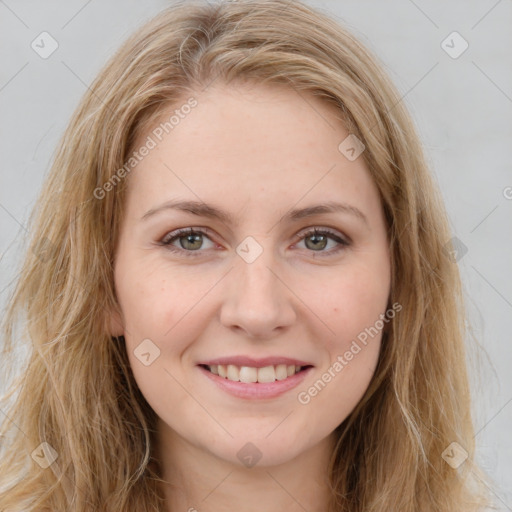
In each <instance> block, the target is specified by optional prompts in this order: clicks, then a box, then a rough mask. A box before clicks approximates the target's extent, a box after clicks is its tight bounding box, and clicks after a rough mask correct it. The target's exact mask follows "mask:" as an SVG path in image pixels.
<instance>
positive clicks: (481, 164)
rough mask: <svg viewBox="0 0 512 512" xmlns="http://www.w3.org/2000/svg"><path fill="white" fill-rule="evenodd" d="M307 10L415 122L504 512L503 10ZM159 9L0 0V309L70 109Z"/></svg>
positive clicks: (465, 5) (506, 141) (509, 228)
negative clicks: (36, 45)
mask: <svg viewBox="0 0 512 512" xmlns="http://www.w3.org/2000/svg"><path fill="white" fill-rule="evenodd" d="M205 1H206V0H205ZM308 3H309V4H310V5H312V6H316V7H318V8H320V9H322V10H324V11H326V12H330V13H332V14H333V15H334V16H336V17H337V18H338V19H339V20H340V21H341V22H342V23H344V24H345V25H346V26H347V27H348V28H349V29H351V30H352V31H353V33H354V34H355V35H356V36H357V37H359V38H360V39H361V41H362V42H363V43H364V44H366V45H367V46H368V47H369V48H370V49H371V50H373V52H374V53H375V54H376V55H377V56H378V57H379V59H380V60H381V62H382V64H383V65H384V67H385V69H386V70H387V72H388V73H389V74H390V76H391V78H392V80H393V81H394V83H395V84H396V86H397V87H398V89H399V91H400V92H401V94H402V95H403V101H404V102H405V104H406V105H407V106H408V108H409V109H410V111H411V114H412V116H413V118H414V120H415V122H416V124H417V127H418V130H419V132H420V136H421V137H422V140H423V143H424V145H425V149H426V153H427V156H428V159H429V162H430V164H431V167H432V170H433V172H434V174H435V177H436V179H437V181H438V183H439V185H440V188H441V191H442V193H443V197H444V199H445V201H446V205H447V209H448V212H449V216H450V221H451V226H452V229H453V232H454V235H455V236H456V237H457V238H458V239H459V240H460V241H461V242H462V243H463V244H464V246H465V247H466V248H467V252H465V253H464V251H462V252H460V253H459V257H460V259H459V266H460V269H461V272H462V277H463V281H464V289H465V296H466V299H467V307H468V311H469V320H470V323H471V325H472V327H473V330H474V334H475V336H476V337H477V339H478V340H479V342H480V344H481V346H482V347H483V349H484V350H485V352H482V351H477V350H476V349H474V348H471V346H470V351H469V356H468V357H470V358H471V361H472V364H473V366H479V367H480V373H479V374H480V375H481V377H480V379H478V375H479V374H478V373H477V372H476V370H472V390H473V394H474V416H475V423H476V432H477V434H476V442H477V447H478V452H477V453H478V455H477V456H478V459H479V460H480V462H481V464H482V465H483V466H484V468H486V469H487V471H488V472H489V473H490V475H491V476H492V477H493V478H494V480H495V482H496V486H497V488H498V491H497V494H496V503H497V506H498V509H499V510H512V440H511V437H510V426H511V424H512V421H511V420H512V404H511V403H510V402H511V401H512V372H511V371H510V367H511V363H512V343H511V336H510V326H509V320H508V319H509V318H510V316H511V315H512V271H511V262H512V237H511V233H512V171H511V161H512V158H511V156H512V155H511V153H512V143H511V142H512V138H511V137H512V122H511V121H512V65H511V62H512V59H511V53H512V52H511V50H512V30H511V27H512V2H511V0H498V1H496V0H479V1H476V0H471V1H466V0H465V1H462V0H460V1H451V2H446V1H441V0H434V1H429V2H427V1H420V0H415V1H412V0H393V1H387V2H379V1H377V0H369V1H362V0H360V1H357V0H347V1H345V0H343V1H335V0H331V1H327V0H325V1H319V0H317V1H313V0H309V1H308ZM168 5H169V2H168V1H163V0H144V1H135V0H128V1H121V0H103V1H100V0H89V1H86V0H68V1H66V2H64V1H60V2H59V1H55V0H49V1H45V2H40V1H36V0H33V1H27V0H0V38H1V44H0V59H1V62H0V109H1V117H0V144H1V147H0V150H1V152H0V154H1V155H2V159H1V166H0V257H1V259H0V272H1V275H0V303H1V304H0V305H2V306H3V305H4V304H5V301H6V300H7V297H8V294H9V292H10V290H11V289H12V281H13V280H14V279H15V278H16V275H17V265H18V263H19V260H20V258H21V251H22V245H21V244H22V242H23V236H24V234H25V227H24V226H25V224H26V220H27V218H28V214H29V212H30V210H31V208H32V206H33V204H34V201H35V198H36V196H37V194H38V192H39V189H40V186H41V183H42V180H43V178H44V176H45V174H46V173H47V172H48V170H49V165H50V162H51V159H52V155H53V153H54V150H55V147H56V144H57V141H58V139H59V137H60V135H61V134H62V133H63V131H64V129H65V127H66V125H67V123H68V121H69V118H70V116H71V113H72V111H73V110H74V108H75V106H76V105H77V103H78V101H79V99H80V97H81V96H82V95H83V93H84V92H85V90H86V88H87V86H88V84H90V83H91V81H92V80H93V78H94V77H95V75H96V73H97V72H98V71H99V68H100V66H101V65H102V64H103V63H104V62H105V61H106V60H107V58H108V57H109V56H110V55H111V54H112V53H113V52H114V51H115V50H116V49H117V48H118V46H119V45H120V44H121V42H122V41H123V40H124V39H125V38H126V37H127V36H128V35H129V34H130V33H131V32H132V31H133V30H134V29H135V28H136V27H137V26H139V25H140V24H141V23H143V22H144V21H145V20H147V19H149V18H150V17H151V16H153V15H154V14H156V13H157V12H158V11H160V10H161V9H162V8H164V7H166V6H168ZM43 31H47V32H49V33H50V34H51V35H52V37H53V38H55V40H56V41H57V42H58V44H59V47H58V49H57V50H56V51H55V52H54V53H53V54H52V55H51V56H50V57H48V58H47V59H43V58H41V57H40V56H39V55H38V54H37V53H36V52H35V51H34V50H33V49H32V48H31V42H32V41H33V40H35V39H36V37H37V36H39V34H40V33H41V32H43ZM453 31H457V32H459V33H460V34H461V36H462V37H463V38H464V39H465V40H466V41H467V42H468V44H469V47H468V49H467V50H466V51H465V52H464V53H462V54H461V55H460V56H459V57H458V58H452V57H450V56H449V55H448V54H447V53H446V52H445V51H444V49H443V48H442V47H441V43H442V41H443V40H445V39H446V38H447V36H448V35H449V34H451V33H452V32H453ZM448 44H450V45H451V46H454V49H453V50H452V51H456V50H458V49H459V48H461V46H460V44H459V42H457V41H454V42H453V43H452V42H451V40H450V39H448ZM507 187H508V188H507ZM473 366H472V368H473ZM2 386H3V388H0V391H3V390H4V387H5V384H2Z"/></svg>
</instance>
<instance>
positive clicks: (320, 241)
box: [306, 235, 327, 249]
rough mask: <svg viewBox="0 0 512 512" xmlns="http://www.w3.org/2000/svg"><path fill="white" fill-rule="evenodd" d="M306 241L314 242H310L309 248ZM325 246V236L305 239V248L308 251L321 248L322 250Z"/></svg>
mask: <svg viewBox="0 0 512 512" xmlns="http://www.w3.org/2000/svg"><path fill="white" fill-rule="evenodd" d="M308 240H314V241H313V242H312V246H311V247H309V245H308ZM326 244H327V237H326V236H325V235H310V236H309V237H308V238H306V246H307V247H308V249H316V248H321V249H324V248H325V246H326Z"/></svg>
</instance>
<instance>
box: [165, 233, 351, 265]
mask: <svg viewBox="0 0 512 512" xmlns="http://www.w3.org/2000/svg"><path fill="white" fill-rule="evenodd" d="M190 235H204V236H206V237H207V238H210V236H211V235H210V230H209V229H207V228H198V229H194V228H182V229H177V230H176V231H172V232H170V233H167V234H166V235H165V236H164V237H163V238H162V239H161V240H160V241H159V242H158V245H161V246H164V247H165V248H166V249H168V250H170V251H171V252H173V253H180V254H182V255H184V256H185V257H192V258H193V257H197V256H200V255H201V253H202V252H204V251H202V250H200V249H197V250H195V251H190V250H186V249H182V248H177V247H174V246H173V245H171V243H172V242H174V241H175V240H179V239H180V238H182V237H184V236H190ZM208 235H210V236H208ZM319 235H320V236H324V235H327V237H328V238H330V239H331V240H334V241H335V242H337V243H338V247H336V248H334V249H331V250H329V251H310V252H312V253H313V254H315V253H317V252H318V253H319V254H320V255H321V257H324V256H325V257H328V256H331V255H333V254H337V253H338V252H340V251H341V250H343V248H344V247H348V246H349V245H350V242H349V241H348V240H345V239H343V238H341V237H340V236H338V234H337V233H336V232H334V231H331V230H329V229H326V228H322V229H318V228H313V229H310V230H309V231H307V232H305V233H303V234H302V236H301V238H300V239H299V240H298V242H300V241H301V240H303V239H304V238H307V237H308V236H319ZM296 243H297V242H296ZM322 253H323V254H322Z"/></svg>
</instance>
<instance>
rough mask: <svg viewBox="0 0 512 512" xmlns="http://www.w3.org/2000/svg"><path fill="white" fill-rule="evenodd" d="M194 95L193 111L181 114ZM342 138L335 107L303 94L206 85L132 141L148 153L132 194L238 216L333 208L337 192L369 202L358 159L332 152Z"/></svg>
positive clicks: (370, 188)
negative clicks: (244, 210) (299, 207)
mask: <svg viewBox="0 0 512 512" xmlns="http://www.w3.org/2000/svg"><path fill="white" fill-rule="evenodd" d="M191 98H193V100H194V102H195V106H194V107H193V108H184V106H185V105H187V104H188V105H190V104H192V103H191V102H190V99H191ZM171 118H173V119H171ZM348 135H349V133H348V131H347V130H346V128H345V126H344V125H343V123H342V121H341V120H340V114H339V112H338V111H337V109H336V108H335V107H334V105H331V104H328V103H326V102H325V101H324V100H321V99H319V98H318V97H316V96H314V95H313V94H311V93H309V92H304V91H296V90H295V89H294V88H292V87H290V86H285V85H282V86H281V85H279V86H275V85H261V84H256V85H254V84H242V85H236V86H215V87H213V86H212V87H209V88H208V89H206V90H205V91H204V92H193V93H191V94H190V96H188V97H184V98H183V99H182V101H179V102H176V103H175V104H174V105H173V106H171V107H170V106H167V107H166V108H165V109H162V112H161V116H160V117H159V119H158V120H157V121H156V122H155V123H154V124H153V125H152V126H151V127H150V128H148V129H147V130H146V131H145V132H144V133H141V134H139V137H138V140H137V143H136V144H135V148H138V147H141V146H142V145H144V143H145V141H147V140H148V138H151V139H152V140H153V142H154V143H155V147H154V148H153V149H151V151H150V152H149V154H147V156H145V157H144V158H143V159H142V160H141V161H140V162H139V163H138V164H137V166H136V168H135V170H134V172H133V173H132V174H131V176H130V180H131V181H133V185H132V186H131V190H132V192H131V193H132V195H134V194H135V195H137V196H139V197H140V199H142V200H143V201H144V202H145V203H146V205H147V206H148V207H151V206H154V205H153V203H157V202H158V201H160V200H161V201H164V200H166V199H170V198H171V197H175V196H179V197H180V198H186V199H189V200H204V201H207V199H208V201H207V202H214V203H217V204H225V203H228V202H229V203H232V204H233V206H234V208H235V210H237V209H240V208H241V207H242V206H244V205H247V204H249V203H251V204H252V203H257V202H258V201H260V203H259V204H258V207H260V208H261V207H269V206H271V205H272V204H275V203H276V202H279V203H280V204H282V203H287V202H289V203H290V206H291V205H292V204H293V203H297V202H298V201H301V198H304V200H307V199H311V200H313V199H314V198H316V199H321V200H325V201H328V200H332V201H335V200H337V199H340V197H339V195H340V194H342V195H343V196H344V198H345V199H348V198H359V201H361V202H368V201H371V200H375V198H376V195H377V192H376V189H375V185H374V184H373V180H372V178H371V176H370V174H369V172H368V169H367V168H366V165H365V162H364V159H363V158H361V157H360V158H357V159H356V160H354V161H349V160H348V159H347V158H346V157H345V156H344V155H343V154H342V153H341V152H340V150H339V149H338V147H339V145H340V143H341V142H342V141H343V140H344V139H345V138H346V137H347V136H348ZM326 194H327V195H328V196H329V197H327V196H326ZM148 203H151V204H148Z"/></svg>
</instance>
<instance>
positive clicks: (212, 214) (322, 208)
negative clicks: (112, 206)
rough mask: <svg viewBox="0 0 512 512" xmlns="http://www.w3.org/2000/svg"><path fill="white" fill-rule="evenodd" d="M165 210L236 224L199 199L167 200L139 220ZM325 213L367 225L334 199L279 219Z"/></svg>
mask: <svg viewBox="0 0 512 512" xmlns="http://www.w3.org/2000/svg"><path fill="white" fill-rule="evenodd" d="M165 210H181V211H185V212H189V213H192V214H193V215H197V216H198V217H207V218H211V219H217V220H220V221H221V222H223V223H225V224H231V225H235V226H236V225H238V219H237V218H235V216H234V215H231V214H230V213H228V212H225V211H223V210H221V209H219V208H216V207H215V206H212V205H209V204H206V203H203V202H200V201H175V200H171V201H167V202H165V203H163V204H161V205H160V206H157V207H156V208H151V209H150V210H148V211H147V212H146V213H145V214H144V215H143V216H142V217H141V219H140V220H141V221H144V220H147V219H149V218H150V217H152V216H154V215H155V214H157V213H159V212H162V211H165ZM325 213H345V214H349V215H352V216H353V217H355V218H357V219H359V220H360V221H362V222H364V223H365V224H366V225H367V226H369V222H368V219H367V217H366V215H365V214H364V213H363V212H362V211H361V210H359V209H358V208H356V207H355V206H352V205H350V204H347V203H338V202H335V201H329V202H326V203H324V204H318V205H313V206H308V207H306V208H297V209H294V210H291V211H289V212H288V213H286V214H285V215H284V216H283V217H282V219H281V220H284V221H294V220H300V219H304V218H307V217H312V216H314V215H321V214H325Z"/></svg>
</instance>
